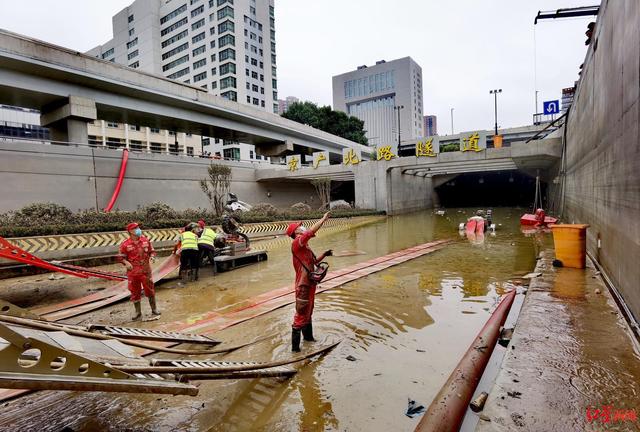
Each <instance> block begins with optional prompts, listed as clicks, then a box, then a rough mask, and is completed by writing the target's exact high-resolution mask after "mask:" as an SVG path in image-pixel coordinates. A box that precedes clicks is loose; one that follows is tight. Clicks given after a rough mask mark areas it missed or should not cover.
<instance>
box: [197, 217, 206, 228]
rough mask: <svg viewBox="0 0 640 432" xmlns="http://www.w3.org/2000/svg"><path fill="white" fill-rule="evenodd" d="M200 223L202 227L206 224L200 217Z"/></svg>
mask: <svg viewBox="0 0 640 432" xmlns="http://www.w3.org/2000/svg"><path fill="white" fill-rule="evenodd" d="M198 225H200V228H204V227H205V225H206V224H205V223H204V220H202V219H200V220H199V221H198Z"/></svg>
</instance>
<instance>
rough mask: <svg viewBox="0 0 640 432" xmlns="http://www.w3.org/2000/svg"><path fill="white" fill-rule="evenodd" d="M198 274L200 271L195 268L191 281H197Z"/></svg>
mask: <svg viewBox="0 0 640 432" xmlns="http://www.w3.org/2000/svg"><path fill="white" fill-rule="evenodd" d="M199 272H200V269H199V268H197V269H195V270H193V280H196V281H197V280H198V273H199Z"/></svg>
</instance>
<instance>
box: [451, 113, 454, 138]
mask: <svg viewBox="0 0 640 432" xmlns="http://www.w3.org/2000/svg"><path fill="white" fill-rule="evenodd" d="M453 110H454V109H453V108H451V135H453Z"/></svg>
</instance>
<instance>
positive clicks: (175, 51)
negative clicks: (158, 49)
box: [162, 42, 189, 60]
mask: <svg viewBox="0 0 640 432" xmlns="http://www.w3.org/2000/svg"><path fill="white" fill-rule="evenodd" d="M187 48H189V43H188V42H185V43H183V44H182V45H179V46H177V47H175V48H173V49H172V50H170V51H167V52H166V53H164V54H162V60H166V59H168V58H170V57H173V56H174V55H176V54H178V53H179V52H182V51H184V50H186V49H187Z"/></svg>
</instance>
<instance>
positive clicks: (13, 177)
mask: <svg viewBox="0 0 640 432" xmlns="http://www.w3.org/2000/svg"><path fill="white" fill-rule="evenodd" d="M121 158H122V152H121V151H117V150H108V149H92V148H88V147H86V148H84V147H67V146H56V145H44V144H36V143H26V142H0V197H1V199H0V212H5V211H9V210H17V209H19V208H21V207H23V206H24V205H27V204H31V203H34V202H55V203H57V204H61V205H64V206H66V207H68V208H70V209H71V210H79V209H102V208H104V207H105V206H106V205H107V203H108V202H109V200H110V199H111V194H112V193H113V189H114V187H115V184H116V180H117V176H118V172H119V170H120V161H121ZM216 162H218V163H224V164H226V165H229V166H231V168H232V173H233V181H232V185H231V191H232V192H234V193H235V194H237V195H238V197H239V198H240V199H241V200H242V201H246V202H248V203H251V204H255V203H261V202H268V203H271V204H273V205H275V206H277V207H288V206H290V205H291V204H294V203H296V202H306V203H308V204H310V205H311V206H312V207H317V206H319V203H318V201H317V196H316V193H315V190H314V188H313V187H312V186H311V185H310V184H308V183H264V182H261V183H257V182H256V181H255V170H256V168H257V165H252V164H249V163H238V162H225V161H216ZM210 163H211V161H210V160H207V159H198V158H192V157H187V156H170V155H160V154H148V153H130V156H129V164H128V167H127V173H126V177H125V181H124V184H123V187H122V190H121V192H120V196H119V198H118V201H117V203H116V206H115V208H117V209H120V210H135V209H136V208H138V207H142V206H144V205H146V204H149V203H152V202H157V201H160V202H164V203H167V204H168V205H170V206H171V207H173V208H175V209H177V210H183V209H187V208H198V207H200V208H208V207H209V202H208V200H207V199H206V196H205V195H204V194H203V193H202V191H201V190H200V186H199V181H200V179H203V178H205V177H206V175H207V167H208V166H209V164H210ZM269 195H270V196H269Z"/></svg>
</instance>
